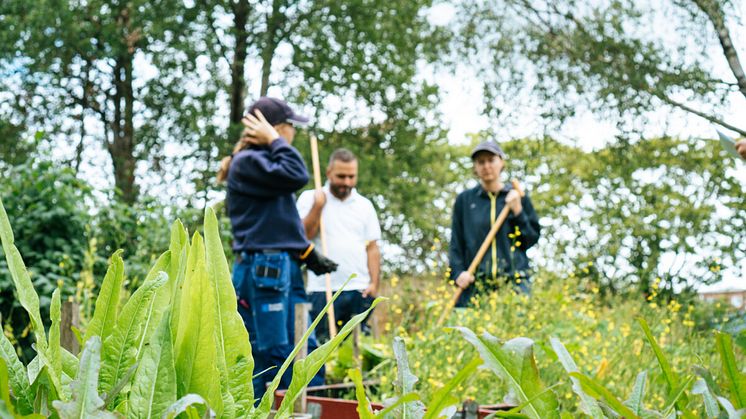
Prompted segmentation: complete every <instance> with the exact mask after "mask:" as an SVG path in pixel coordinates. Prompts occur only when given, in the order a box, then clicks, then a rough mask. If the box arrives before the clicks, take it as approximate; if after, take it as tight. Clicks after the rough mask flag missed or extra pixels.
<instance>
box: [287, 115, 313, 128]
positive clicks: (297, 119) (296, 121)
mask: <svg viewBox="0 0 746 419" xmlns="http://www.w3.org/2000/svg"><path fill="white" fill-rule="evenodd" d="M308 121H309V119H308V118H307V117H305V116H303V115H298V114H293V115H292V116H290V117H289V118H287V122H290V123H291V124H293V125H298V126H301V127H305V126H306V125H308Z"/></svg>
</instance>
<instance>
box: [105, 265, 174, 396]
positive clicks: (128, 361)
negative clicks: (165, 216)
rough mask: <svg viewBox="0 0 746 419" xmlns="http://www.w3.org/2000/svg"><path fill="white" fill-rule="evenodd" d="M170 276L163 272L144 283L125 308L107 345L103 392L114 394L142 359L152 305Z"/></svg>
mask: <svg viewBox="0 0 746 419" xmlns="http://www.w3.org/2000/svg"><path fill="white" fill-rule="evenodd" d="M167 277H168V275H166V274H165V273H161V274H160V275H159V276H158V278H157V279H155V280H153V281H149V282H146V283H143V285H142V286H141V287H140V288H138V289H137V291H135V293H134V294H132V297H130V299H129V301H127V303H126V304H125V305H124V307H123V308H122V312H121V313H120V315H119V318H118V319H117V324H116V326H115V328H114V330H113V331H112V334H111V335H110V336H109V338H108V339H106V341H105V342H104V347H103V351H102V352H103V356H102V359H103V362H102V365H101V382H100V383H99V386H100V387H99V388H100V390H101V391H102V392H105V393H108V392H109V391H111V389H112V388H113V387H114V385H115V384H116V383H117V382H119V380H120V378H121V377H123V376H124V374H125V373H126V372H127V370H128V369H129V368H130V367H131V366H132V365H133V364H134V363H135V362H136V361H137V359H138V357H139V356H140V353H139V352H138V347H139V345H140V339H141V338H142V335H143V333H144V332H145V326H146V324H147V322H148V319H147V317H148V316H149V315H150V314H151V310H150V308H151V302H152V300H153V298H155V293H156V291H158V289H159V288H160V287H162V286H163V285H164V284H165V283H166V280H167V279H168V278H167Z"/></svg>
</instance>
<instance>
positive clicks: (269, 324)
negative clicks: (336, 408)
mask: <svg viewBox="0 0 746 419" xmlns="http://www.w3.org/2000/svg"><path fill="white" fill-rule="evenodd" d="M233 287H234V288H235V290H236V298H237V299H238V312H239V314H240V315H241V317H242V318H243V321H244V326H246V329H247V330H248V332H249V340H250V342H251V354H252V357H253V358H254V373H253V374H254V375H255V376H256V377H255V378H254V379H253V386H254V397H255V398H256V402H258V401H259V400H260V399H261V397H262V396H263V395H264V392H265V390H266V388H267V384H269V383H270V382H272V380H273V379H274V378H275V376H276V375H277V372H278V370H279V368H280V366H282V364H283V362H285V359H287V357H288V356H289V355H290V353H291V352H292V351H293V348H294V335H295V331H294V328H295V322H294V319H295V304H296V303H302V302H306V301H307V298H306V292H305V290H304V288H303V276H302V274H301V272H300V267H299V265H298V263H297V261H295V259H293V258H291V257H289V255H288V254H287V253H286V252H268V253H261V252H258V253H251V254H249V253H245V252H244V253H242V254H241V257H240V258H239V261H237V262H236V263H235V264H234V265H233ZM317 346H318V344H317V343H316V338H315V336H314V335H313V334H311V337H310V338H309V341H308V350H309V352H310V351H312V350H314V349H315V348H316V347H317ZM265 370H267V371H265ZM257 374H259V375H258V376H257ZM291 378H292V366H291V367H290V368H288V370H287V371H285V373H284V374H283V376H282V378H281V380H280V384H279V387H278V388H279V389H285V388H288V387H289V386H290V381H291ZM323 383H324V382H323V374H322V375H321V376H320V377H319V376H317V377H315V378H314V380H312V381H311V385H322V384H323Z"/></svg>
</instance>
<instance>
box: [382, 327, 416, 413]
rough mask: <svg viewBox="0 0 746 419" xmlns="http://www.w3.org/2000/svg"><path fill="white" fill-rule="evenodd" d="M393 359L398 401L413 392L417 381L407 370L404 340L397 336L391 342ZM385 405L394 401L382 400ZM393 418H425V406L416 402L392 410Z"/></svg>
mask: <svg viewBox="0 0 746 419" xmlns="http://www.w3.org/2000/svg"><path fill="white" fill-rule="evenodd" d="M393 349H394V358H395V359H396V383H395V384H396V391H397V392H398V396H399V399H401V398H402V397H404V395H405V394H408V393H410V392H412V391H413V390H414V386H415V384H417V381H418V380H419V379H418V378H417V376H416V375H414V374H413V373H412V370H411V369H410V368H409V355H408V354H407V347H406V345H405V344H404V339H402V338H401V337H399V336H397V337H395V338H394V342H393ZM384 402H385V403H393V402H394V399H387V400H384ZM392 414H393V416H394V417H402V418H406V419H419V418H422V417H423V416H425V405H424V404H423V403H422V402H421V401H419V400H417V401H416V402H414V403H407V404H403V405H401V406H400V407H398V408H395V409H393V410H392Z"/></svg>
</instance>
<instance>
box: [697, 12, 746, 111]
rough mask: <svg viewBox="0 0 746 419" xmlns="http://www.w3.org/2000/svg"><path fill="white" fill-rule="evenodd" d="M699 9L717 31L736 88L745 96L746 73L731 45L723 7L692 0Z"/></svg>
mask: <svg viewBox="0 0 746 419" xmlns="http://www.w3.org/2000/svg"><path fill="white" fill-rule="evenodd" d="M692 1H693V2H694V4H696V5H697V7H699V9H700V10H701V11H702V12H703V13H704V14H705V15H707V18H708V19H709V20H710V22H711V23H712V26H713V27H714V28H715V32H716V33H717V36H718V40H719V41H720V46H721V47H722V48H723V54H725V59H726V60H727V61H728V66H729V67H730V71H731V72H732V73H733V76H734V77H735V78H736V81H737V82H738V90H739V91H740V92H741V94H742V95H743V96H744V97H746V73H744V71H743V66H742V65H741V60H740V59H739V58H738V51H737V50H736V48H735V47H734V46H733V40H732V39H731V38H730V31H729V30H728V27H727V26H725V19H724V16H723V9H722V8H721V7H720V6H719V5H718V4H717V3H716V2H715V1H712V0H692Z"/></svg>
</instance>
